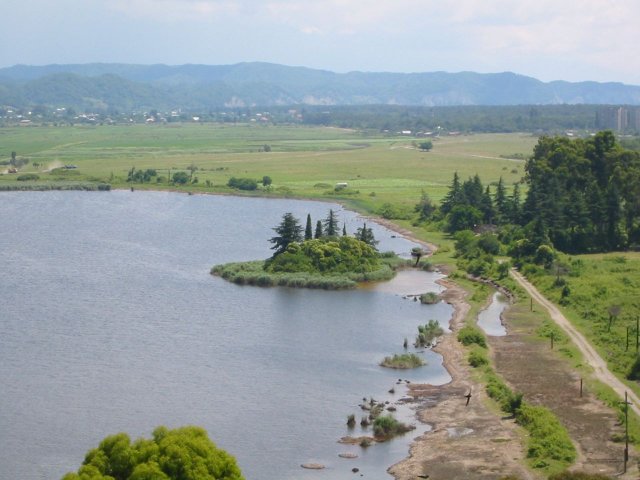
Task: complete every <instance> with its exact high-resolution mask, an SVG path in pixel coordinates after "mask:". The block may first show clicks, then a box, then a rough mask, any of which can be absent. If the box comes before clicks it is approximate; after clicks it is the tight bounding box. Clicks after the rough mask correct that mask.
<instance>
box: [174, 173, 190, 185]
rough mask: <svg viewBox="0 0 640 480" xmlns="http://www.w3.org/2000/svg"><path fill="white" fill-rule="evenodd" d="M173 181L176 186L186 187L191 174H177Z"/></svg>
mask: <svg viewBox="0 0 640 480" xmlns="http://www.w3.org/2000/svg"><path fill="white" fill-rule="evenodd" d="M171 179H172V180H173V183H175V184H176V185H184V184H186V183H187V182H188V181H189V174H188V173H187V172H176V173H174V174H173V176H172V177H171Z"/></svg>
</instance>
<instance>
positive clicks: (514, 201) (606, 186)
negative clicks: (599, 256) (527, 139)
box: [416, 131, 640, 257]
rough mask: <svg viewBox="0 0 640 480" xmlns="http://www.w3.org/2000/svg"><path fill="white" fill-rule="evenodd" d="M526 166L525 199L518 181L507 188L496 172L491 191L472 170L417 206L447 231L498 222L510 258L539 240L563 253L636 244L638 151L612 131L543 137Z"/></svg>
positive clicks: (639, 239)
mask: <svg viewBox="0 0 640 480" xmlns="http://www.w3.org/2000/svg"><path fill="white" fill-rule="evenodd" d="M525 172H526V175H525V177H524V179H523V183H524V185H525V186H526V187H527V193H526V197H525V199H524V201H522V200H521V193H520V186H519V185H518V184H516V185H514V186H513V188H512V189H511V192H510V193H509V192H507V188H506V186H505V184H504V182H503V180H502V178H500V180H499V181H498V183H497V184H496V185H495V189H494V190H493V191H492V189H491V186H489V185H487V186H486V187H485V186H483V184H482V181H481V180H480V177H479V176H478V175H475V176H474V177H473V178H469V179H468V180H465V181H460V178H459V176H458V174H457V173H456V174H454V177H453V180H452V183H451V185H450V187H449V191H448V192H447V194H446V196H445V198H444V199H443V201H442V203H441V205H440V206H439V208H437V207H436V206H435V205H434V204H433V203H432V202H431V200H430V199H429V197H428V195H427V194H425V193H423V195H422V198H421V199H420V201H419V203H418V204H417V205H416V211H417V212H418V214H419V215H420V218H421V219H422V220H434V219H435V220H439V221H441V222H443V226H444V228H445V229H446V230H447V231H449V232H450V233H455V232H459V231H461V230H474V229H478V228H479V227H480V226H482V225H485V226H488V225H490V226H493V228H494V229H496V227H497V231H498V233H499V236H500V237H501V239H502V240H503V241H504V242H505V243H507V244H509V245H510V247H511V253H512V254H513V255H514V256H516V257H518V256H526V255H532V254H534V252H533V250H535V249H537V248H538V247H540V246H541V245H548V246H553V247H554V248H556V249H558V250H561V251H564V252H567V253H588V252H608V251H614V250H622V249H633V248H638V246H639V245H640V153H639V152H636V151H631V150H627V149H624V148H622V147H621V146H620V145H619V144H618V143H617V141H616V138H615V136H614V134H613V133H612V132H610V131H604V132H600V133H598V134H596V135H595V136H593V137H591V138H588V139H576V140H571V139H568V138H566V137H559V136H556V137H541V138H540V139H539V141H538V143H537V145H536V146H535V148H534V151H533V155H532V157H531V158H529V159H528V160H527V163H526V167H525ZM485 230H486V227H485Z"/></svg>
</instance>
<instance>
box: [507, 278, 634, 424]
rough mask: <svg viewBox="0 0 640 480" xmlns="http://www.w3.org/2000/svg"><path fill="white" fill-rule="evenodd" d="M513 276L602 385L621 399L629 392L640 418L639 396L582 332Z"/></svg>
mask: <svg viewBox="0 0 640 480" xmlns="http://www.w3.org/2000/svg"><path fill="white" fill-rule="evenodd" d="M511 276H512V277H513V278H514V279H515V280H516V281H517V282H518V283H519V284H520V285H521V286H522V288H524V289H525V290H526V291H527V293H529V295H531V296H532V297H533V298H534V299H535V300H536V302H538V303H539V304H540V305H542V306H543V307H544V308H545V309H546V310H547V311H548V312H549V316H550V317H551V319H552V320H553V321H554V322H556V323H557V324H558V326H560V327H561V328H562V329H563V330H564V331H565V332H566V334H567V335H568V336H569V338H571V341H572V342H573V343H574V344H575V345H576V346H577V347H578V348H579V349H580V351H581V352H582V354H583V355H584V358H585V361H586V362H587V363H588V364H589V365H590V366H591V367H592V368H593V374H594V376H595V377H596V378H597V379H598V380H600V381H601V382H602V383H604V384H606V385H608V386H610V387H611V388H612V389H613V390H614V391H615V392H616V393H617V394H618V395H619V396H620V398H624V394H625V392H627V394H628V396H629V401H630V402H631V405H630V407H631V409H632V410H633V411H634V412H635V413H636V415H639V416H640V407H639V406H640V399H639V398H638V396H637V395H636V394H635V393H634V392H633V391H631V389H630V388H629V387H627V386H626V385H625V384H624V383H622V382H621V381H620V380H618V378H616V377H615V376H614V375H613V374H612V373H611V372H610V371H609V369H608V368H607V364H606V363H605V361H604V360H603V359H602V357H600V355H598V353H597V352H596V351H595V349H594V348H593V347H592V346H591V344H590V343H589V342H588V341H587V340H586V339H585V338H584V336H583V335H582V334H581V333H580V332H578V331H577V330H576V328H575V327H574V326H573V325H572V324H571V323H570V322H569V320H567V318H566V317H565V316H564V315H563V314H562V312H560V310H558V308H557V307H556V306H555V305H554V304H553V303H551V302H550V301H549V300H547V299H546V298H545V297H544V296H543V295H542V294H541V293H540V292H539V291H538V290H537V289H536V288H535V287H534V286H533V285H532V284H531V283H529V281H527V280H526V279H525V278H524V277H523V276H522V275H521V274H520V273H518V272H517V271H515V270H513V269H512V270H511Z"/></svg>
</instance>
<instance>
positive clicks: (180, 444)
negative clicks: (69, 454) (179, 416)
mask: <svg viewBox="0 0 640 480" xmlns="http://www.w3.org/2000/svg"><path fill="white" fill-rule="evenodd" d="M200 479H212V480H243V476H242V473H241V472H240V468H239V467H238V465H237V463H236V460H235V458H234V457H232V456H231V455H229V454H228V453H227V452H225V451H224V450H222V449H219V448H218V447H216V445H215V444H214V443H213V442H212V441H211V440H210V439H209V437H208V436H207V432H206V431H205V430H204V429H202V428H199V427H194V426H189V427H182V428H177V429H174V430H169V429H167V428H166V427H158V428H156V429H155V430H154V432H153V438H152V439H138V440H136V441H135V442H134V443H131V440H130V439H129V436H128V435H127V434H125V433H119V434H116V435H111V436H108V437H106V438H105V439H104V440H102V442H100V445H99V446H98V448H94V449H92V450H90V451H89V452H88V453H87V455H86V457H85V460H84V462H83V464H82V466H81V467H80V468H79V469H78V472H77V473H67V474H66V475H65V476H64V477H62V480H200Z"/></svg>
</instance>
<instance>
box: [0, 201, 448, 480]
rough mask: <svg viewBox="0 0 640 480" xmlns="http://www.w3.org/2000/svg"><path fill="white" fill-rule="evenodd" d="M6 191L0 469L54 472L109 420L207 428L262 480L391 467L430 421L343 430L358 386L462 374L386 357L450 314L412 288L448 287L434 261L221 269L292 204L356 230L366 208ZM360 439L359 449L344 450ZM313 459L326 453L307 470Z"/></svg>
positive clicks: (135, 428)
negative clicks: (290, 272) (296, 277)
mask: <svg viewBox="0 0 640 480" xmlns="http://www.w3.org/2000/svg"><path fill="white" fill-rule="evenodd" d="M0 202H2V208H0V225H1V226H2V235H0V248H1V250H0V251H1V252H2V260H1V261H0V265H2V271H3V276H2V287H1V290H0V291H1V292H2V303H1V307H0V312H1V315H0V385H1V389H0V444H2V449H0V478H15V479H18V478H19V479H22V480H31V479H57V478H60V477H61V476H62V475H63V474H64V473H65V472H67V471H70V470H74V471H75V470H76V469H77V468H78V467H79V466H80V464H81V462H82V460H83V458H84V454H85V453H86V452H87V451H88V450H89V449H90V448H93V447H95V446H97V444H98V442H99V441H100V440H101V439H102V438H104V437H105V436H106V435H109V434H113V433H117V432H120V431H125V432H127V433H128V434H129V435H130V436H131V437H132V438H137V437H139V436H146V437H149V436H150V434H151V432H152V430H153V429H154V428H155V427H156V426H158V425H167V426H168V427H178V426H181V425H186V424H194V425H199V426H202V427H204V428H205V429H206V430H207V431H208V432H209V435H210V437H211V438H212V440H213V441H214V442H215V443H216V444H217V445H218V446H220V447H222V448H224V449H226V450H228V451H229V452H230V453H231V454H233V455H234V456H235V457H236V458H237V460H238V463H239V465H240V467H241V469H242V471H243V473H244V475H245V477H246V478H247V479H249V480H258V479H260V480H276V479H277V480H282V479H285V480H286V479H294V478H304V479H307V478H308V479H315V478H332V479H340V478H353V477H354V475H353V473H351V468H353V467H358V468H360V470H361V473H362V474H363V476H364V478H368V479H378V478H379V479H385V478H391V477H390V476H389V475H388V474H387V473H386V472H385V470H386V468H387V467H389V466H390V465H391V464H393V463H395V462H397V461H399V460H401V459H402V458H403V457H405V456H406V455H407V453H408V444H409V442H410V441H411V438H413V436H415V434H417V433H416V432H418V431H416V432H413V433H409V434H408V435H406V436H405V437H403V438H401V439H398V440H394V441H392V442H388V443H385V444H378V445H373V446H372V447H369V449H366V450H363V449H361V448H360V447H349V448H346V447H345V446H343V445H339V444H337V443H336V442H337V440H338V439H339V438H340V437H342V436H344V435H347V434H348V433H349V431H348V430H347V427H346V418H347V415H348V414H350V413H355V414H356V417H357V418H358V419H359V418H360V416H361V412H360V411H359V409H358V406H357V405H358V403H360V402H361V401H362V397H370V396H373V397H374V398H376V399H379V400H384V399H388V400H390V401H394V400H397V399H399V398H400V397H401V396H402V389H401V388H400V386H398V385H396V382H397V380H398V378H402V379H403V380H404V379H408V380H410V381H412V382H430V383H434V384H442V383H445V382H447V381H448V380H449V378H450V377H449V375H448V374H447V372H446V370H445V369H444V368H443V367H442V364H441V362H442V359H441V357H440V356H439V355H437V354H435V353H433V352H431V351H427V352H425V353H423V354H422V355H424V356H425V359H426V361H427V362H428V365H427V366H425V367H421V368H419V369H415V370H412V371H410V372H407V371H401V372H399V371H394V370H387V369H384V368H382V367H379V366H378V363H379V362H380V361H381V360H382V358H383V357H384V356H386V355H390V354H393V353H401V352H402V342H403V340H404V338H405V337H408V338H409V339H410V340H412V339H413V338H414V336H415V333H416V330H417V326H418V325H419V324H424V323H426V322H427V321H428V320H429V319H431V318H433V319H437V320H438V321H439V322H441V323H442V325H443V326H447V325H448V321H449V319H450V316H451V312H452V309H451V307H450V306H449V305H446V304H444V303H439V304H436V305H421V304H420V302H413V301H411V300H407V299H405V298H403V295H402V294H403V293H410V294H415V293H420V292H421V291H427V290H433V291H439V288H440V287H439V286H438V285H436V284H435V281H436V280H437V279H438V278H440V275H439V274H437V273H426V272H423V273H422V272H415V271H412V272H406V273H405V274H400V275H399V276H398V278H397V279H396V280H395V283H389V284H385V285H380V286H379V287H374V288H367V289H359V290H355V291H353V290H352V291H337V292H335V291H333V292H331V291H316V290H295V289H288V288H268V289H263V288H258V287H249V286H245V287H242V286H237V285H234V284H230V283H227V282H225V281H224V280H222V279H220V278H217V277H213V276H211V275H210V274H209V270H210V268H211V266H212V265H214V264H218V263H225V262H230V261H242V260H253V259H261V258H266V257H267V256H269V255H270V253H271V251H270V249H269V247H270V244H269V243H268V239H269V238H270V237H272V236H273V235H274V232H273V230H272V228H273V227H275V226H276V225H277V224H278V223H279V222H280V219H281V217H282V215H283V213H285V212H292V213H293V214H294V215H296V216H297V217H298V218H299V219H300V220H301V221H302V223H303V225H304V221H305V219H306V215H307V213H310V214H311V216H312V220H313V223H314V225H315V222H316V220H318V219H322V218H324V217H325V216H326V214H327V212H328V210H329V208H333V209H334V210H336V211H338V216H339V218H340V227H341V228H342V222H343V221H344V222H346V227H347V230H348V232H349V233H350V234H352V233H353V232H355V229H356V228H357V227H358V226H361V224H362V219H360V218H359V217H358V215H357V214H355V213H353V212H349V211H345V210H343V209H342V208H341V207H340V206H338V205H335V204H327V203H321V202H306V201H290V200H273V199H258V198H235V197H225V196H199V195H193V196H188V195H183V194H176V193H166V192H128V191H113V192H105V193H97V192H19V193H14V192H9V193H7V192H3V193H0ZM370 226H372V227H373V230H374V234H375V236H376V238H377V239H378V240H380V245H379V248H380V250H391V249H392V250H394V251H396V252H398V253H401V254H403V255H405V256H408V255H409V253H410V251H411V248H412V247H413V246H414V244H412V243H411V242H409V241H407V240H405V239H403V238H392V236H394V234H393V233H392V232H390V231H389V230H386V229H384V228H382V227H380V226H377V225H373V224H370ZM407 275H408V276H409V277H407ZM394 285H395V286H394ZM417 287H418V288H417ZM407 288H409V289H410V291H406V289H407ZM416 288H417V291H416ZM393 386H395V387H396V393H395V394H394V395H392V394H389V393H387V391H388V390H389V389H390V388H391V387H393ZM401 415H404V416H405V417H407V418H410V417H412V415H413V414H412V412H410V411H409V412H407V411H406V407H405V410H404V413H401ZM412 421H413V423H415V419H412ZM422 428H423V429H424V428H426V427H422ZM358 431H359V427H358V428H357V429H356V430H355V432H356V433H357V432H358ZM347 450H350V451H354V452H356V453H358V454H359V455H360V458H358V459H355V460H345V459H341V458H338V453H341V452H343V451H347ZM312 461H315V462H320V463H323V464H325V465H326V466H327V469H326V470H324V471H319V472H313V471H307V470H303V469H301V468H300V464H302V463H306V462H312Z"/></svg>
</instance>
